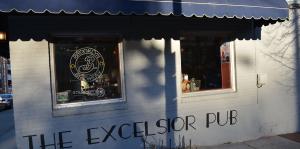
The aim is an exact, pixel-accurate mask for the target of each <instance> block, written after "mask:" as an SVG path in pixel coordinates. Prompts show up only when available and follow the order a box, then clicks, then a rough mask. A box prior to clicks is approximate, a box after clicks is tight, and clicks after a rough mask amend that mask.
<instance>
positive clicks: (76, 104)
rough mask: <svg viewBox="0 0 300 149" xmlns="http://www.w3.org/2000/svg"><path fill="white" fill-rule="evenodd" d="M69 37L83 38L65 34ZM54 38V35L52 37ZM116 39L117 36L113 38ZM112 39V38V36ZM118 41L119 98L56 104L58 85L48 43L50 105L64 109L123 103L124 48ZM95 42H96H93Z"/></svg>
mask: <svg viewBox="0 0 300 149" xmlns="http://www.w3.org/2000/svg"><path fill="white" fill-rule="evenodd" d="M68 37H70V40H73V38H76V37H79V38H85V36H76V37H74V36H67V37H64V38H68ZM54 38H55V37H54ZM93 38H105V39H110V38H111V37H110V36H109V37H106V36H95V37H93ZM115 39H117V38H115ZM112 40H113V38H112ZM116 41H117V42H118V43H117V44H118V48H119V50H118V51H119V70H120V81H121V98H110V99H105V100H95V101H81V102H74V103H63V104H58V103H57V98H56V97H57V95H56V87H57V85H58V83H57V80H56V66H55V49H54V44H55V43H53V42H49V43H48V46H49V48H48V50H49V61H50V62H49V64H50V66H49V67H50V79H51V97H52V107H53V109H54V110H58V109H65V108H76V107H78V108H79V107H88V106H95V105H107V104H112V103H125V102H126V101H127V100H126V93H125V91H126V89H125V79H124V78H125V76H124V54H123V51H124V48H123V42H124V41H123V40H116ZM95 43H96V42H95Z"/></svg>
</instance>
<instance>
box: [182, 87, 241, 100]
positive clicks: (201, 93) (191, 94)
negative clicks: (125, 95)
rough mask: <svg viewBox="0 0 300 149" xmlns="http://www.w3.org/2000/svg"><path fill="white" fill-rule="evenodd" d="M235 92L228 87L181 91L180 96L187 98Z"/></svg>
mask: <svg viewBox="0 0 300 149" xmlns="http://www.w3.org/2000/svg"><path fill="white" fill-rule="evenodd" d="M235 92H236V90H235V89H232V88H229V89H212V90H206V91H198V92H189V93H181V97H182V98H189V97H197V96H209V95H219V94H228V93H235Z"/></svg>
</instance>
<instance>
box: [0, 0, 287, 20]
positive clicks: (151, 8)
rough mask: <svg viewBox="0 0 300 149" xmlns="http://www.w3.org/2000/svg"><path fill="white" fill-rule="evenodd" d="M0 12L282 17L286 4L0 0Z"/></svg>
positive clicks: (274, 0) (280, 0)
mask: <svg viewBox="0 0 300 149" xmlns="http://www.w3.org/2000/svg"><path fill="white" fill-rule="evenodd" d="M0 11H1V12H4V13H9V12H12V11H17V12H19V13H29V12H33V13H46V12H48V13H53V14H59V13H67V14H74V13H80V14H91V13H94V14H99V15H102V14H110V15H120V14H121V15H133V14H135V15H158V14H160V15H183V16H186V17H191V16H196V17H203V16H206V17H210V18H211V17H218V18H223V17H227V18H234V17H236V18H246V19H252V18H253V19H264V20H270V19H271V20H284V19H286V18H287V17H288V4H287V2H286V1H285V0H1V1H0Z"/></svg>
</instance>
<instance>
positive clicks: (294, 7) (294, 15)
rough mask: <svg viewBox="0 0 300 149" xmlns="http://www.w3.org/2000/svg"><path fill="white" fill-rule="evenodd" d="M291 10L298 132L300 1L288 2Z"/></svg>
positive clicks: (298, 124)
mask: <svg viewBox="0 0 300 149" xmlns="http://www.w3.org/2000/svg"><path fill="white" fill-rule="evenodd" d="M287 1H288V4H289V9H290V18H289V19H290V21H292V22H291V23H292V26H293V27H294V32H293V36H294V38H295V40H294V41H295V42H294V48H295V61H296V62H295V68H296V70H295V82H296V83H295V90H296V99H297V100H296V107H295V108H296V113H297V117H296V122H297V128H296V129H297V131H299V130H300V41H299V39H300V38H299V13H298V12H299V9H300V0H287Z"/></svg>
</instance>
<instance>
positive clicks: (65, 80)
mask: <svg viewBox="0 0 300 149" xmlns="http://www.w3.org/2000/svg"><path fill="white" fill-rule="evenodd" d="M54 63H55V64H54V65H55V81H56V82H55V84H56V86H55V88H56V104H64V103H76V102H88V101H99V100H110V99H120V98H122V84H121V83H122V81H121V70H120V47H119V42H118V40H103V41H101V40H100V41H94V42H90V41H89V42H84V41H81V42H78V41H76V42H75V41H72V40H71V41H68V40H64V41H59V42H56V43H54Z"/></svg>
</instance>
